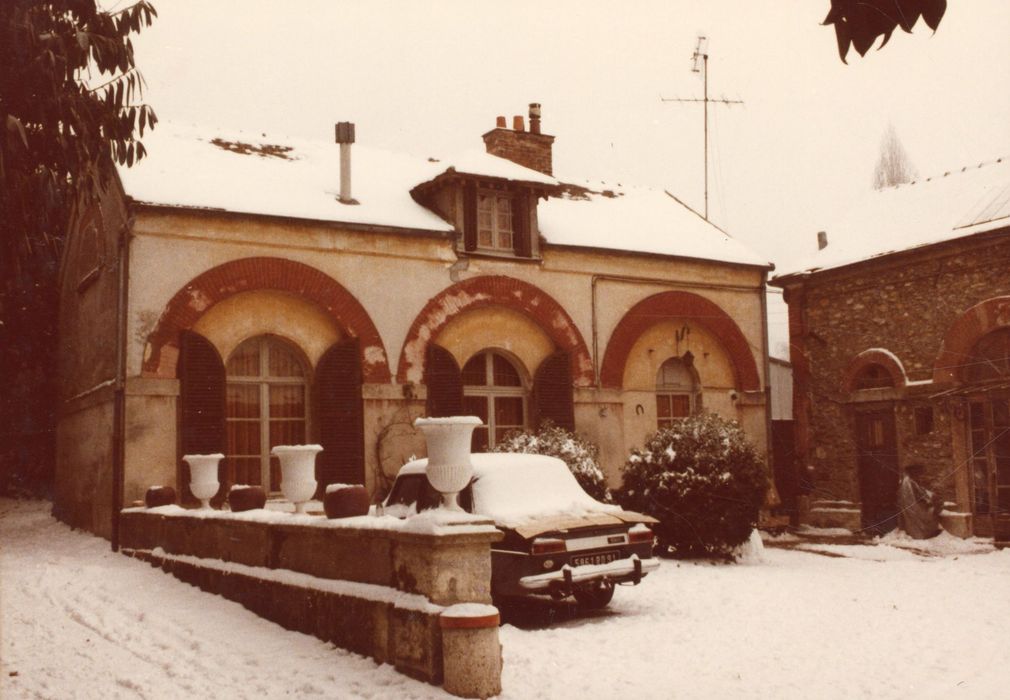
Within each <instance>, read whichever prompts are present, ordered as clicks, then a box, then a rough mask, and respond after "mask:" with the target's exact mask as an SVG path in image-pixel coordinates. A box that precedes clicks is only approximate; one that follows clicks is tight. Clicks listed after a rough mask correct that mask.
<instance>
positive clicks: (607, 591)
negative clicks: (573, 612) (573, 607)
mask: <svg viewBox="0 0 1010 700" xmlns="http://www.w3.org/2000/svg"><path fill="white" fill-rule="evenodd" d="M572 594H573V595H574V596H575V600H577V601H579V605H581V606H582V607H584V608H587V609H589V610H599V609H600V608H605V607H607V603H609V602H610V599H611V598H613V597H614V584H613V583H611V582H610V581H593V582H592V583H589V584H586V585H585V586H579V587H578V588H576V589H575V590H574V591H572Z"/></svg>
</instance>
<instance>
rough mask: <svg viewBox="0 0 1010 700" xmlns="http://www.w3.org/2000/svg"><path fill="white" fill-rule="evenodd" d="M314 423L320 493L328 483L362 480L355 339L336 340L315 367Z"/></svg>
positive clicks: (362, 441) (361, 423) (361, 420)
mask: <svg viewBox="0 0 1010 700" xmlns="http://www.w3.org/2000/svg"><path fill="white" fill-rule="evenodd" d="M313 395H314V398H315V423H316V430H317V433H318V435H319V444H320V445H322V447H323V451H322V452H320V453H319V456H318V457H316V481H318V482H319V491H320V493H322V492H324V491H325V490H326V486H327V485H328V484H364V483H365V419H364V407H363V405H362V401H361V353H360V350H359V345H358V339H357V338H352V339H351V340H346V341H342V342H339V343H337V344H335V345H333V346H331V347H330V348H329V350H327V351H326V352H325V353H323V356H322V358H320V360H319V364H318V366H317V367H316V375H315V384H314V392H313Z"/></svg>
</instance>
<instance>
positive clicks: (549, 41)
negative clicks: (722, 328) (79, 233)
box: [107, 0, 1010, 269]
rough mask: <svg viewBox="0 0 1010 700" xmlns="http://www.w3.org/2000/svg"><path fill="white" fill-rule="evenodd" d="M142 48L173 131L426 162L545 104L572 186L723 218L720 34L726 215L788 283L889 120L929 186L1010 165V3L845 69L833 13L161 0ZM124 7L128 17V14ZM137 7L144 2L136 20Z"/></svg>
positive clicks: (778, 2) (849, 193)
mask: <svg viewBox="0 0 1010 700" xmlns="http://www.w3.org/2000/svg"><path fill="white" fill-rule="evenodd" d="M153 2H154V4H155V7H156V9H157V10H158V13H159V18H158V19H157V20H156V21H155V24H154V26H152V27H151V28H149V29H147V30H145V32H144V34H143V35H142V36H141V37H140V38H139V39H138V40H137V41H136V44H137V59H138V64H139V66H140V68H141V71H142V72H143V74H144V77H145V79H146V80H147V83H148V86H149V90H148V93H147V95H146V97H147V99H148V101H149V102H150V103H151V104H152V105H153V106H154V108H155V110H156V111H157V113H158V116H159V117H160V118H161V119H162V120H172V121H180V122H186V123H197V124H201V125H206V126H213V127H222V128H226V129H236V128H238V129H246V130H250V131H257V132H267V133H268V134H278V135H283V134H291V135H297V136H303V137H309V138H318V139H326V140H329V139H332V136H333V123H334V122H336V121H348V120H349V121H354V122H355V123H356V125H357V139H358V142H359V143H367V144H369V145H372V146H376V147H381V148H388V149H393V150H400V151H407V152H411V153H414V154H416V155H419V156H429V155H434V156H437V155H440V154H441V155H447V154H453V153H456V152H459V151H462V150H466V149H472V148H476V147H481V146H482V142H481V140H480V135H481V134H482V133H484V132H485V131H487V130H489V129H491V128H493V126H494V119H495V117H496V116H497V115H499V114H502V115H505V116H507V117H509V123H510V124H511V115H513V114H523V115H525V114H526V107H527V104H528V103H529V102H540V103H542V105H543V130H544V132H545V133H550V134H553V135H555V136H556V137H557V141H556V142H555V151H554V152H555V170H556V173H557V174H558V175H559V176H561V177H563V178H566V179H586V178H589V179H592V180H607V181H611V182H619V183H623V184H642V185H650V186H655V187H661V188H666V189H669V190H670V191H671V192H673V193H674V194H676V195H678V196H679V197H680V198H681V199H682V200H684V201H685V202H687V203H688V204H690V205H692V206H694V207H695V208H697V209H698V210H701V209H702V208H703V206H704V205H703V180H704V178H703V172H704V171H703V157H702V154H703V137H702V134H703V128H702V127H703V120H702V108H701V106H700V105H699V104H692V103H686V104H680V103H674V102H663V101H661V97H685V98H697V97H701V95H702V81H701V78H700V76H699V75H697V74H694V73H692V72H691V65H692V64H691V55H692V53H693V52H694V48H695V45H696V42H697V36H698V35H699V34H700V33H704V34H705V35H707V36H708V37H709V44H708V51H709V54H710V59H709V96H710V97H712V98H716V97H722V96H725V97H727V98H730V99H739V100H743V101H744V103H745V104H743V105H733V106H726V105H721V104H714V105H711V106H710V109H709V118H710V122H709V127H710V143H709V150H710V185H709V190H710V195H709V197H710V200H709V208H710V216H711V219H712V220H713V221H714V222H715V223H717V224H719V225H720V226H722V227H723V228H724V229H726V230H728V231H729V232H730V233H731V234H732V235H734V236H735V237H737V238H739V239H741V240H743V241H744V242H746V243H748V244H749V245H750V246H751V247H752V248H754V249H755V250H757V251H758V252H760V253H761V254H763V255H764V256H765V257H767V258H768V259H769V260H771V261H773V262H775V263H776V265H777V266H778V267H779V269H783V268H784V267H788V265H789V264H790V262H791V261H792V260H794V259H796V258H797V257H800V256H805V255H807V254H809V253H810V252H811V251H812V250H813V249H814V248H815V236H816V232H817V231H818V230H820V229H828V234H829V238H830V222H831V220H832V218H833V217H834V216H836V215H837V213H838V212H839V211H843V210H844V209H845V207H847V206H852V203H853V202H854V201H856V200H857V198H858V196H859V195H860V194H861V193H864V192H865V191H867V190H868V189H869V187H870V185H871V182H872V174H873V166H874V164H875V161H876V158H877V155H878V152H879V146H880V140H881V137H882V135H883V133H884V130H885V129H886V127H887V125H888V123H891V124H893V125H894V127H895V129H896V131H897V134H898V137H899V139H900V140H901V142H902V143H903V145H904V147H905V150H906V151H907V153H908V154H909V156H910V158H911V160H912V163H913V165H914V166H915V167H916V168H917V169H918V171H919V173H920V174H921V175H923V176H927V175H931V174H934V173H942V172H943V171H945V170H953V169H955V168H957V169H960V167H961V166H963V165H966V164H974V163H978V162H979V161H982V160H990V159H993V158H996V157H1000V156H1008V155H1010V51H1008V49H1007V37H1008V35H1010V2H1007V1H1006V0H962V1H960V2H950V3H949V6H948V9H947V14H946V16H945V17H944V19H943V22H942V23H941V24H940V28H939V30H938V31H937V32H936V34H935V35H934V34H933V33H932V32H931V31H930V30H929V28H928V27H926V26H925V25H924V24H923V23H922V22H920V23H919V25H917V27H916V29H915V31H914V32H913V33H912V34H905V33H904V32H901V31H900V30H898V31H897V32H896V33H895V35H894V36H893V37H892V39H891V42H890V43H889V44H888V45H887V46H886V47H884V49H883V50H882V51H879V52H877V51H871V52H870V53H869V54H868V55H867V56H866V57H865V58H861V57H859V55H858V54H856V53H855V52H854V51H852V52H850V56H849V64H848V65H845V64H843V63H842V62H841V61H840V60H839V58H838V52H837V47H836V43H835V38H834V30H833V28H831V27H824V26H821V24H820V22H821V21H822V20H823V19H824V15H825V14H826V13H827V10H828V8H829V4H830V3H829V2H828V0H659V1H655V2H653V1H645V0H635V2H627V3H615V2H612V1H610V0H608V1H603V0H583V1H582V2H565V1H558V0H551V1H550V2H547V1H545V0H539V1H537V2H528V1H526V0H499V1H498V2H494V3H491V2H480V1H478V0H465V1H455V0H453V1H449V0H430V1H429V2H411V1H408V0H404V1H402V2H379V1H375V0H372V1H368V2H365V1H363V0H361V1H358V2H340V1H338V0H318V1H316V2H309V1H301V0H290V1H289V2H284V3H281V2H277V0H272V1H270V2H266V1H262V2H261V1H259V0H242V1H239V0H214V1H213V2H207V1H206V0H153ZM107 4H110V5H113V6H115V2H113V0H108V2H107ZM120 4H125V3H120Z"/></svg>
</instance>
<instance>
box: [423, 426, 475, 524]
mask: <svg viewBox="0 0 1010 700" xmlns="http://www.w3.org/2000/svg"><path fill="white" fill-rule="evenodd" d="M480 424H481V420H480V418H477V417H476V416H450V417H448V418H418V419H417V420H415V421H414V427H416V428H418V429H420V431H421V432H422V433H424V439H425V441H426V442H427V443H428V468H427V473H428V481H429V482H430V483H431V486H432V488H434V489H435V490H436V491H438V492H439V493H441V494H442V508H446V509H448V510H462V508H460V507H459V499H458V496H459V492H460V491H462V490H463V489H465V488H466V485H467V484H469V483H470V478H471V477H472V476H473V464H471V462H470V439H471V436H472V435H473V431H474V428H476V427H477V426H478V425H480Z"/></svg>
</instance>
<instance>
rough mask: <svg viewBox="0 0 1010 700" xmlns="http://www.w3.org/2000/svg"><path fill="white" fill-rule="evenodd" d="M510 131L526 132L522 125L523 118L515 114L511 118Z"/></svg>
mask: <svg viewBox="0 0 1010 700" xmlns="http://www.w3.org/2000/svg"><path fill="white" fill-rule="evenodd" d="M512 130H513V131H526V127H525V126H524V125H523V116H522V115H521V114H517V115H515V116H514V117H512Z"/></svg>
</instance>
